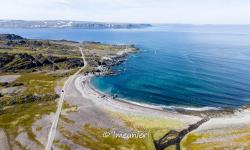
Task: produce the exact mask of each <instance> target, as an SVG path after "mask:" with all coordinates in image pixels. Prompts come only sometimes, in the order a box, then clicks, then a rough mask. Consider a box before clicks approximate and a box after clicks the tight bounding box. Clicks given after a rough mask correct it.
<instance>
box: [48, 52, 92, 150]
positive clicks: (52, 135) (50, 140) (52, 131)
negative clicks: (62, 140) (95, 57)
mask: <svg viewBox="0 0 250 150" xmlns="http://www.w3.org/2000/svg"><path fill="white" fill-rule="evenodd" d="M78 48H79V51H80V52H81V55H82V59H83V62H84V66H83V67H82V68H81V69H79V70H78V71H77V72H76V73H75V74H73V75H72V76H70V77H69V78H68V80H67V81H66V82H65V84H64V86H63V89H62V92H61V96H60V97H61V98H60V100H59V101H58V106H57V110H56V114H55V119H54V121H53V123H52V126H51V128H50V132H49V135H48V142H47V145H46V150H51V148H52V145H53V141H54V139H55V136H56V128H57V124H58V121H59V117H60V114H61V111H62V106H63V101H64V96H65V90H66V87H67V86H68V84H69V83H70V82H72V80H73V79H74V78H75V77H76V75H78V74H79V73H80V72H81V71H82V70H83V69H84V68H85V67H86V66H87V62H86V60H85V58H84V54H83V50H82V48H81V47H78Z"/></svg>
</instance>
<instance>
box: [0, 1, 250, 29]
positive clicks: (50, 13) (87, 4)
mask: <svg viewBox="0 0 250 150" xmlns="http://www.w3.org/2000/svg"><path fill="white" fill-rule="evenodd" d="M0 4H1V5H0V19H20V20H79V21H98V22H130V23H185V24H250V0H0Z"/></svg>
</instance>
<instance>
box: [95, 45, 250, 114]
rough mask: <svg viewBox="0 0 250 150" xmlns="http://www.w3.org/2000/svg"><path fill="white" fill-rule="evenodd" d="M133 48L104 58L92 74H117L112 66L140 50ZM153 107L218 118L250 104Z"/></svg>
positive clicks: (243, 109)
mask: <svg viewBox="0 0 250 150" xmlns="http://www.w3.org/2000/svg"><path fill="white" fill-rule="evenodd" d="M129 46H131V47H132V48H133V50H130V51H126V50H123V51H122V52H120V53H119V54H117V55H113V56H112V57H104V58H103V59H102V63H101V65H100V66H99V67H98V68H97V70H96V71H93V72H92V74H93V75H94V76H110V75H117V74H119V73H120V72H119V71H114V70H113V69H112V67H114V66H117V65H120V64H122V63H123V62H124V61H125V60H126V58H127V57H128V56H129V54H131V53H135V52H137V51H139V48H136V47H135V46H134V45H129ZM91 87H92V88H93V90H95V91H96V92H97V93H99V94H101V95H103V96H107V97H111V98H113V99H116V100H118V101H122V102H125V103H129V104H132V105H138V106H143V107H150V106H149V105H150V104H141V105H140V104H139V103H138V104H136V103H133V102H130V101H129V100H128V101H127V100H122V99H119V97H118V96H117V95H116V94H114V95H107V94H105V93H102V92H100V91H99V90H98V89H96V88H95V87H93V86H91ZM151 108H156V109H158V110H163V111H168V112H171V111H173V112H177V113H180V114H184V115H193V116H198V117H204V116H206V117H210V118H214V117H215V118H216V117H223V116H229V115H233V114H234V113H236V112H239V111H246V110H248V109H249V108H250V106H242V107H239V108H218V109H212V108H211V109H202V108H197V110H195V109H194V110H192V109H185V107H183V108H182V107H176V108H171V109H169V108H160V106H154V105H152V107H151Z"/></svg>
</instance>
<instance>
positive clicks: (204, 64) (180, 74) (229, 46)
mask: <svg viewBox="0 0 250 150" xmlns="http://www.w3.org/2000/svg"><path fill="white" fill-rule="evenodd" d="M180 31H181V32H180ZM0 33H16V34H19V35H22V36H24V37H27V38H38V39H67V40H77V41H83V40H88V41H100V42H104V43H112V44H135V45H136V46H137V47H139V48H140V51H139V52H137V53H135V54H132V55H130V56H129V57H128V59H127V61H125V62H124V63H123V64H121V65H119V66H116V67H114V69H116V70H119V71H122V73H121V74H119V75H116V76H105V77H96V78H94V79H93V80H92V83H93V85H94V86H95V87H97V88H98V89H99V90H101V91H102V92H105V93H108V94H118V96H119V97H121V98H125V99H129V100H133V101H136V102H143V103H149V104H156V105H164V106H185V107H187V106H188V107H190V106H191V107H192V106H195V107H238V106H240V105H244V104H250V27H239V26H238V27H233V26H230V27H218V26H212V27H211V26H209V27H202V26H199V27H190V26H188V27H186V26H177V27H175V26H171V27H157V28H149V29H138V30H81V29H66V30H65V29H0Z"/></svg>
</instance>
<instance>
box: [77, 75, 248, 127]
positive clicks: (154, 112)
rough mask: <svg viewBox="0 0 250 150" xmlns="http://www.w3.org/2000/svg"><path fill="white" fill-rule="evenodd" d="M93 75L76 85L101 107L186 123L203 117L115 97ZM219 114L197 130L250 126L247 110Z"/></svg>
mask: <svg viewBox="0 0 250 150" xmlns="http://www.w3.org/2000/svg"><path fill="white" fill-rule="evenodd" d="M92 77H93V75H90V76H81V77H78V78H77V79H76V80H75V81H76V82H75V86H76V87H77V90H78V91H79V92H82V96H83V97H85V98H88V99H91V100H92V102H94V103H95V104H96V105H97V106H98V107H99V108H101V109H106V110H111V111H114V112H120V113H124V114H137V115H144V116H152V117H161V118H166V119H176V120H180V121H182V122H183V123H184V124H186V125H189V124H192V123H194V122H197V121H198V120H200V119H202V118H201V117H198V116H194V115H188V114H187V115H185V114H181V113H178V112H174V111H166V110H161V109H160V108H158V107H154V106H150V105H146V104H145V105H143V104H142V105H140V104H136V103H130V102H126V101H121V100H116V99H113V98H112V97H111V96H108V95H105V94H103V93H101V92H99V91H98V90H97V89H95V88H94V87H93V85H91V83H90V80H91V78H92ZM218 116H219V117H212V118H211V119H210V120H209V121H208V122H206V123H204V124H203V125H201V127H200V128H199V129H197V131H203V130H211V129H223V128H233V127H236V128H239V127H248V126H250V112H249V111H247V110H242V111H241V112H239V111H236V112H235V113H233V114H228V115H222V116H220V115H218Z"/></svg>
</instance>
